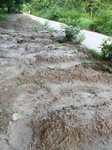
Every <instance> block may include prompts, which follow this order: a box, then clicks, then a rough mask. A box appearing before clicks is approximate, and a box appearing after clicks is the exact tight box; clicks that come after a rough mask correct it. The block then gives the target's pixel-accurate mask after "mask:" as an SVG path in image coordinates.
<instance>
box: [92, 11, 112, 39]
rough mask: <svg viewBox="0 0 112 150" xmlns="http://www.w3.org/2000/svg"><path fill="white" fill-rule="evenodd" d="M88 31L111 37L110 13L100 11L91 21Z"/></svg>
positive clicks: (111, 18) (111, 23) (111, 14)
mask: <svg viewBox="0 0 112 150" xmlns="http://www.w3.org/2000/svg"><path fill="white" fill-rule="evenodd" d="M90 29H91V30H94V31H97V32H100V33H103V34H106V35H110V36H111V35H112V11H107V10H106V11H105V10H101V11H100V12H99V13H97V14H96V16H95V17H94V19H93V23H92V24H91V25H90Z"/></svg>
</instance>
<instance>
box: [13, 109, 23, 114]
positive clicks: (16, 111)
mask: <svg viewBox="0 0 112 150" xmlns="http://www.w3.org/2000/svg"><path fill="white" fill-rule="evenodd" d="M15 113H21V114H24V110H15Z"/></svg>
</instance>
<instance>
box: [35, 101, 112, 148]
mask: <svg viewBox="0 0 112 150" xmlns="http://www.w3.org/2000/svg"><path fill="white" fill-rule="evenodd" d="M111 109H112V103H109V104H106V103H103V104H102V105H99V106H98V105H94V106H82V107H79V106H73V105H72V106H69V107H64V108H63V109H62V110H58V111H54V112H52V113H50V114H49V115H48V117H47V119H45V116H44V119H42V121H41V122H40V123H39V126H38V127H35V128H34V133H38V135H40V145H38V148H37V149H39V148H40V149H43V150H85V149H86V150H90V149H94V150H96V149H99V147H100V149H101V148H102V149H103V148H104V147H105V143H106V142H109V139H110V137H111V132H112V116H111V113H110V111H111ZM35 135H36V134H35ZM35 139H36V137H35ZM111 144H112V143H111Z"/></svg>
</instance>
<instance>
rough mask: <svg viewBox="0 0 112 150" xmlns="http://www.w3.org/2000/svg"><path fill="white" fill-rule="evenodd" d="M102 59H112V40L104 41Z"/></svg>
mask: <svg viewBox="0 0 112 150" xmlns="http://www.w3.org/2000/svg"><path fill="white" fill-rule="evenodd" d="M100 48H101V52H102V59H109V60H110V59H112V39H111V38H109V39H106V40H105V39H104V40H103V42H102V44H101V47H100Z"/></svg>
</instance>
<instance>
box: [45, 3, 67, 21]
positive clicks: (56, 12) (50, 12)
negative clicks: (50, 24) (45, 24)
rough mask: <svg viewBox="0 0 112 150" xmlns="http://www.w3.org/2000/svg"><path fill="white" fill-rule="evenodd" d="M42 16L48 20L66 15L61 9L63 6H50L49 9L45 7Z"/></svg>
mask: <svg viewBox="0 0 112 150" xmlns="http://www.w3.org/2000/svg"><path fill="white" fill-rule="evenodd" d="M44 17H45V18H47V19H50V20H56V21H58V20H59V18H64V17H66V13H65V11H64V10H63V8H61V7H56V6H52V7H50V8H49V9H47V11H46V13H45V15H44Z"/></svg>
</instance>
